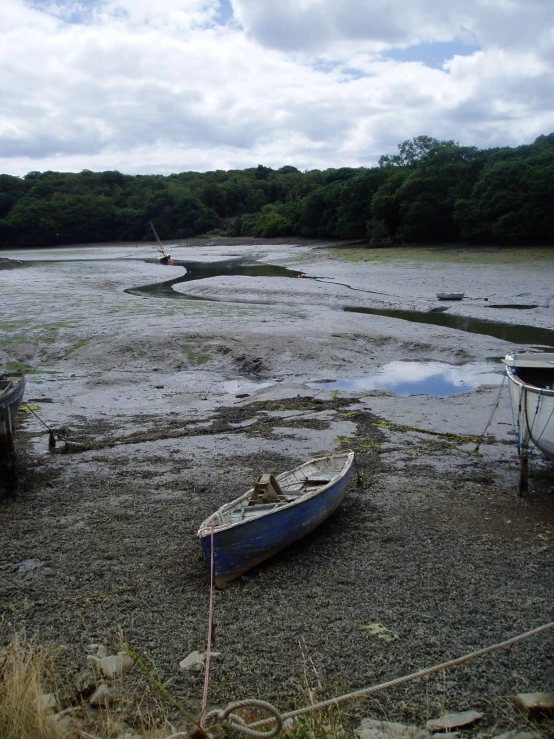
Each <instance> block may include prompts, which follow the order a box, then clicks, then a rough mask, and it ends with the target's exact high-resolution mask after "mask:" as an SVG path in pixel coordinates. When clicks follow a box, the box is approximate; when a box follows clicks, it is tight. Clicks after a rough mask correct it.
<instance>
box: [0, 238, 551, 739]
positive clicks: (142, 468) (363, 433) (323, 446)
mask: <svg viewBox="0 0 554 739" xmlns="http://www.w3.org/2000/svg"><path fill="white" fill-rule="evenodd" d="M169 249H170V251H171V254H172V256H173V258H174V264H173V265H172V266H167V267H163V266H161V265H158V264H156V263H155V253H154V249H153V247H152V245H145V244H137V245H135V244H122V245H117V244H112V245H108V246H106V245H103V246H94V245H91V246H85V247H74V248H66V249H54V250H26V251H19V252H15V251H14V252H4V253H2V254H1V255H0V256H2V257H4V258H6V259H10V266H13V262H14V260H16V259H18V260H21V261H22V262H24V263H25V265H26V268H25V269H21V268H20V267H21V266H22V265H18V268H15V269H5V270H1V271H0V285H1V291H2V302H3V304H4V305H3V308H2V315H1V318H0V328H1V331H2V337H1V342H0V364H2V363H3V364H4V365H5V366H18V367H21V368H25V369H26V370H27V372H28V384H27V390H26V395H25V401H26V403H27V404H28V406H29V407H30V408H31V409H32V410H31V411H27V412H20V414H19V416H18V425H17V433H16V442H17V446H18V450H19V456H20V463H21V468H22V480H23V483H24V485H23V487H22V490H21V491H20V492H19V494H18V495H17V496H16V497H4V498H3V499H2V500H0V551H1V552H2V557H1V561H0V606H1V609H2V610H1V613H2V615H1V617H0V638H1V639H2V642H3V643H6V642H7V641H8V640H9V639H10V636H11V633H12V630H13V628H16V629H24V630H25V632H26V633H27V635H28V636H36V638H37V639H39V640H40V641H41V642H55V643H56V644H59V645H63V646H64V647H65V650H64V652H63V653H62V655H61V657H60V659H61V660H62V662H63V664H64V665H65V666H66V669H67V671H68V673H69V674H70V675H77V673H78V672H79V671H80V670H82V669H83V668H84V667H85V666H86V664H87V663H86V647H87V645H89V644H91V643H99V642H104V643H105V642H106V639H107V636H106V635H107V634H109V633H117V632H118V631H119V630H120V631H121V634H122V635H123V638H124V639H125V640H126V641H127V642H128V643H129V644H131V645H133V647H134V648H135V649H136V650H137V651H139V652H143V651H144V652H146V653H147V654H148V655H149V656H150V657H151V658H152V660H153V661H154V662H155V663H156V665H157V666H158V669H159V671H160V675H161V676H162V677H163V679H164V680H168V679H170V678H171V679H172V683H171V691H172V693H173V694H174V695H175V696H177V697H178V698H179V699H181V700H182V701H183V702H184V704H185V705H187V706H188V707H189V708H190V709H191V710H192V711H197V710H198V707H199V704H200V700H201V696H202V687H203V682H204V674H203V672H191V671H181V670H179V662H180V661H181V660H182V659H183V658H184V657H186V656H187V655H188V654H189V653H190V652H192V651H194V650H198V651H200V652H203V651H204V650H205V648H206V639H207V617H208V597H209V572H208V568H207V565H206V563H205V561H204V558H203V554H202V552H201V548H200V545H199V543H198V541H197V539H196V537H195V532H196V530H197V528H198V525H199V524H200V523H201V522H202V521H203V520H204V519H205V518H206V517H207V516H208V515H209V514H210V513H211V512H213V511H214V510H215V509H216V508H217V507H219V506H220V505H221V504H223V503H225V502H227V501H229V500H231V499H232V498H234V497H236V496H238V495H239V494H241V493H242V492H244V491H245V490H246V489H247V488H248V487H250V486H251V485H252V484H253V483H254V482H255V481H256V480H257V479H258V477H259V475H261V474H262V473H264V472H274V473H280V472H283V471H285V470H287V469H290V468H292V467H294V466H296V465H298V464H301V463H302V462H303V461H305V460H306V459H308V458H310V457H311V456H314V455H316V454H318V453H321V452H325V451H329V450H332V449H339V448H345V449H346V448H352V449H354V450H355V452H356V457H357V473H356V474H355V475H354V476H353V480H352V482H351V485H350V487H349V490H348V494H347V496H346V499H345V501H344V503H343V504H342V506H341V507H340V508H339V510H338V511H337V512H336V513H335V514H333V516H332V517H331V518H330V519H328V521H326V522H325V523H324V524H323V525H322V526H321V527H320V528H318V529H317V530H316V531H314V532H313V533H312V534H310V535H309V536H308V537H306V538H305V539H303V540H302V541H300V542H298V543H297V544H295V545H294V546H291V547H290V548H288V549H287V550H285V551H284V552H282V553H281V554H280V555H278V556H276V557H274V558H272V559H271V560H268V561H267V562H266V563H264V564H263V565H261V566H260V567H258V568H256V569H254V570H252V571H250V572H249V573H247V574H246V575H244V576H243V577H242V578H240V579H239V580H237V581H236V582H234V583H232V584H231V585H230V586H229V587H227V588H226V589H224V590H221V591H217V592H216V593H215V596H214V645H213V648H214V649H215V650H216V651H217V652H218V653H219V656H218V657H217V658H215V659H214V660H213V663H212V671H211V686H212V704H215V705H218V706H224V705H226V704H227V703H228V702H230V701H233V700H239V699H243V698H259V699H263V700H267V701H270V702H272V703H274V704H275V705H276V706H278V707H279V708H280V709H281V710H283V711H284V710H288V709H290V708H291V707H295V706H297V705H298V704H299V703H301V702H302V700H303V695H304V694H305V684H306V682H307V683H308V684H309V685H311V686H312V687H313V688H314V689H316V690H317V692H318V695H320V696H323V697H330V696H337V695H340V694H342V693H347V692H351V691H354V690H358V689H361V688H364V687H369V686H370V685H373V684H377V683H381V682H384V681H387V680H392V679H394V678H396V677H400V676H402V675H405V674H409V673H412V672H415V671H417V670H420V669H423V668H425V667H430V666H433V665H435V664H438V663H442V662H445V661H447V660H450V659H453V658H456V657H459V656H461V655H464V654H466V653H469V652H472V651H474V650H477V649H480V648H482V647H486V646H488V645H491V644H495V643H497V642H500V641H502V640H504V639H507V638H509V637H512V636H516V635H517V634H520V633H522V632H525V631H527V630H529V629H532V628H534V627H537V626H540V625H541V624H545V623H548V622H550V621H552V620H553V614H552V596H553V592H554V588H553V584H554V582H553V559H554V558H553V552H554V549H553V542H554V496H553V493H554V469H553V467H552V463H549V462H546V461H545V460H543V459H542V458H541V457H540V455H539V456H537V457H536V458H533V460H532V462H531V476H530V489H529V493H528V494H527V495H526V496H525V497H523V498H520V497H518V496H517V483H518V476H519V471H518V459H517V452H516V448H515V445H514V439H513V427H512V414H511V409H510V405H509V399H508V392H507V388H506V387H502V365H501V362H500V360H501V358H502V357H503V356H504V355H505V354H506V353H508V352H511V351H518V350H521V349H524V348H526V349H527V350H531V349H540V348H541V345H540V344H537V343H535V342H533V341H525V332H526V330H527V329H526V328H525V327H528V330H529V331H530V330H531V329H537V330H540V329H543V330H545V331H547V332H548V331H549V330H551V329H552V328H553V327H554V321H553V318H554V288H553V287H552V285H553V284H554V283H553V280H552V277H553V273H554V268H553V266H552V265H553V264H554V260H553V256H554V249H552V248H545V249H542V250H541V249H538V248H537V249H529V250H527V251H526V250H523V249H507V248H506V249H502V248H497V249H482V250H479V249H475V248H470V247H467V248H466V249H463V248H454V247H443V248H441V247H428V248H414V249H409V248H403V249H400V248H399V249H376V250H369V249H362V248H360V247H359V246H358V245H355V244H351V245H346V246H344V245H343V246H339V245H334V244H330V243H316V244H313V243H308V244H307V243H301V242H290V243H278V244H277V243H270V244H267V243H256V242H255V241H254V240H247V241H246V242H244V243H243V242H240V243H237V242H236V241H232V240H230V239H229V240H225V239H213V240H211V241H210V240H206V239H195V240H191V241H188V242H176V243H175V244H172V245H170V247H169ZM239 262H240V263H242V264H249V265H258V266H259V265H265V266H268V265H273V266H278V267H280V268H286V270H289V271H290V275H289V273H286V274H285V273H283V274H282V275H276V276H275V275H272V274H271V275H269V276H264V275H262V274H259V273H257V274H254V273H252V274H251V275H249V276H248V275H237V274H231V273H230V272H229V271H227V272H225V271H223V273H221V274H218V275H215V276H212V277H209V278H205V279H198V280H190V281H183V282H178V283H176V284H174V285H169V286H167V289H165V292H164V291H163V290H161V288H162V287H163V284H162V283H164V282H168V281H173V280H175V279H176V278H178V277H179V276H181V275H183V274H184V270H185V269H187V270H188V271H189V272H191V273H194V269H195V265H196V264H198V265H205V264H219V263H225V264H234V265H236V264H238V263H239ZM185 265H186V266H185ZM254 272H255V270H254ZM298 273H300V274H303V275H305V277H304V278H298V277H297V274H298ZM291 278H292V279H291ZM152 284H156V285H157V286H158V289H157V290H156V291H150V293H141V292H140V291H138V292H137V288H139V287H141V286H144V285H152ZM460 289H461V290H463V291H465V293H466V298H465V299H464V300H463V301H460V302H457V303H449V304H448V305H445V304H444V303H443V302H442V301H441V302H439V301H437V299H436V293H437V292H440V291H444V290H448V291H455V290H460ZM485 298H487V300H485ZM495 305H496V306H497V307H498V309H496V310H495V308H494V306H495ZM500 306H502V309H499V307H500ZM506 306H508V307H506ZM510 306H512V307H510ZM530 306H533V307H530ZM345 308H347V310H345ZM444 309H446V310H444ZM395 310H401V311H404V312H405V313H406V315H407V314H412V316H413V319H411V320H410V319H408V320H401V319H400V318H398V317H395V316H394V315H393V314H392V313H389V314H387V311H395ZM364 311H367V312H364ZM371 311H374V312H373V313H372V312H371ZM433 311H434V313H433ZM379 312H381V314H379ZM437 313H440V314H448V315H449V316H457V317H459V319H460V320H461V319H464V321H465V322H466V325H467V330H461V329H459V328H451V327H449V326H448V325H439V324H437V323H432V322H430V321H429V322H427V321H426V320H425V318H424V316H425V315H427V317H429V316H431V315H434V314H437ZM479 321H484V322H485V324H486V323H487V322H489V323H491V324H494V323H496V324H499V323H502V324H505V325H507V326H508V328H509V327H510V326H512V327H514V328H517V327H518V326H519V327H522V328H521V331H520V333H519V334H516V333H513V334H510V332H509V331H508V330H507V333H506V337H507V338H500V337H499V332H498V331H496V334H495V331H492V330H491V332H490V334H486V333H482V332H480V331H478V330H476V329H474V328H473V329H472V328H471V327H472V326H473V327H474V326H478V325H479V324H478V322H479ZM460 325H462V324H460ZM483 325H484V324H483ZM529 335H530V334H529ZM516 336H517V339H516V338H514V337H516ZM521 336H523V337H524V338H523V340H522V339H521V338H520V337H521ZM395 363H397V364H395ZM430 364H434V365H437V364H440V365H449V366H450V367H454V368H457V369H458V370H460V371H461V370H462V369H463V368H464V367H466V366H468V365H472V366H474V367H478V368H480V369H476V370H475V372H474V374H473V375H471V377H472V380H471V381H469V380H468V379H467V378H465V376H463V375H461V376H460V377H461V378H462V379H458V380H457V381H458V382H459V388H458V390H457V391H456V392H455V394H451V395H445V396H443V397H440V396H434V395H432V394H422V393H417V394H413V395H403V394H398V392H394V391H393V390H391V389H390V388H389V387H387V382H386V381H385V380H386V379H387V378H388V379H389V380H390V378H391V376H392V374H391V373H394V372H396V371H400V370H401V369H402V370H405V369H406V367H408V365H409V368H411V371H412V375H411V376H410V378H411V379H410V378H409V379H408V380H407V382H408V384H409V382H413V381H415V380H417V379H418V377H419V375H420V374H421V370H422V368H425V367H426V366H428V365H430ZM401 365H402V366H401ZM383 368H388V370H387V371H385V372H384V373H383ZM380 372H381V373H383V377H384V378H385V380H384V381H383V384H382V386H380V387H373V388H372V389H366V388H365V386H364V383H363V382H362V381H361V379H363V378H367V377H368V376H375V375H378V374H379V373H380ZM387 372H388V374H387ZM360 378H361V379H360ZM344 379H347V380H351V381H353V380H359V382H358V383H357V385H356V382H354V383H351V385H350V387H349V389H335V388H333V387H332V386H331V383H333V382H336V381H339V380H344ZM326 385H329V388H326V387H325V386H326ZM497 404H498V407H496V405H497ZM491 415H492V420H491ZM49 428H51V429H53V430H54V431H55V434H56V437H57V445H56V453H51V452H49V450H48V429H49ZM485 431H486V433H485V436H484V438H483V439H482V440H481V443H480V444H479V447H478V450H477V453H475V450H476V447H477V444H478V442H479V441H480V437H481V435H482V434H483V433H484V432H485ZM64 451H65V452H67V453H63V452H64ZM371 624H382V625H383V627H385V629H386V630H387V632H386V633H387V634H389V635H391V636H392V637H394V638H392V639H391V640H385V639H383V638H379V636H378V635H375V634H373V633H372V632H371V629H368V628H366V627H368V626H369V625H371ZM553 647H554V634H553V633H552V631H551V632H546V633H545V634H542V635H540V636H537V637H535V638H533V639H530V640H527V641H524V642H521V643H520V644H518V645H516V646H513V647H511V648H510V649H504V650H499V651H497V652H492V653H490V654H488V655H487V656H485V657H482V658H480V659H478V660H474V661H472V662H468V663H466V664H464V665H461V666H459V667H456V668H453V669H451V670H447V671H446V672H441V673H438V674H436V675H433V676H430V677H429V678H427V679H424V680H419V681H415V682H410V683H407V684H406V685H404V686H401V687H398V688H395V689H391V690H387V691H384V692H381V693H379V694H377V695H376V696H375V697H373V698H367V699H365V700H363V701H361V700H358V701H356V702H355V703H352V704H347V705H345V712H346V713H345V721H351V722H352V723H355V722H356V721H358V720H359V719H360V718H361V717H364V716H373V717H375V718H381V719H387V720H398V721H403V722H406V723H414V724H417V725H419V726H424V725H425V722H426V720H427V719H430V718H434V717H437V716H439V715H441V713H443V712H444V710H445V709H446V710H452V711H463V710H466V709H475V710H478V711H480V712H482V713H483V714H484V717H483V719H481V721H480V722H479V723H478V724H477V725H476V727H475V728H474V729H472V732H473V733H475V732H477V731H481V732H485V733H486V732H487V731H490V730H491V727H493V726H495V725H502V723H503V721H508V720H511V719H508V716H511V715H512V714H511V712H510V710H509V708H508V706H509V700H508V699H509V696H511V695H513V694H514V693H517V692H532V691H549V690H554V663H553V657H552V655H553Z"/></svg>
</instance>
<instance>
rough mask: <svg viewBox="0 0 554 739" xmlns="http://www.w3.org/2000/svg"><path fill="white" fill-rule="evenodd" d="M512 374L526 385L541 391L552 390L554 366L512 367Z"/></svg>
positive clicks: (553, 386)
mask: <svg viewBox="0 0 554 739" xmlns="http://www.w3.org/2000/svg"><path fill="white" fill-rule="evenodd" d="M512 372H513V373H514V375H515V376H516V377H519V379H520V380H521V381H522V382H524V383H525V384H526V385H532V386H533V387H538V388H540V389H541V390H552V388H554V366H552V367H512Z"/></svg>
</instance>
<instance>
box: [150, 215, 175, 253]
mask: <svg viewBox="0 0 554 739" xmlns="http://www.w3.org/2000/svg"><path fill="white" fill-rule="evenodd" d="M150 226H151V227H152V231H153V232H154V236H155V237H156V241H157V242H158V264H173V262H172V260H171V254H167V253H166V251H165V249H164V246H163V244H162V242H161V241H160V237H159V236H158V234H157V233H156V229H155V228H154V224H153V223H152V221H150Z"/></svg>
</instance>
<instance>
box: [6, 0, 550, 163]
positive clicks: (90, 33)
mask: <svg viewBox="0 0 554 739" xmlns="http://www.w3.org/2000/svg"><path fill="white" fill-rule="evenodd" d="M233 8H234V11H235V19H234V20H232V21H231V22H229V23H226V24H225V25H221V24H219V23H218V18H219V17H220V16H219V13H220V10H221V6H220V3H219V0H157V2H156V3H153V2H151V0H89V1H88V2H85V1H84V0H83V1H82V2H74V1H73V0H57V2H55V1H54V0H52V2H50V0H33V1H32V2H31V1H29V2H24V1H23V0H2V4H1V5H0V34H1V38H0V64H1V68H2V75H1V76H0V172H8V173H12V174H20V175H21V174H25V173H26V172H28V171H31V170H46V169H54V170H65V171H67V170H69V171H79V170H81V169H84V168H87V169H92V170H103V169H119V170H121V171H123V172H131V173H132V172H143V173H146V172H159V173H162V174H167V173H170V172H175V171H183V170H190V169H196V170H200V171H203V170H207V169H216V168H219V169H227V168H231V167H233V168H243V167H247V166H255V165H256V164H258V163H263V164H265V165H268V166H273V167H280V166H282V165H283V164H294V165H295V166H297V167H299V168H300V169H312V168H325V167H330V166H337V167H338V166H360V165H366V166H368V165H372V164H375V162H376V160H377V159H378V158H379V156H380V155H381V154H384V153H388V152H393V151H395V150H396V145H397V144H398V143H400V142H401V141H403V140H404V139H407V138H411V137H412V136H417V135H419V134H428V135H431V136H435V137H437V138H441V139H442V138H445V139H455V140H458V141H460V143H463V144H472V145H476V146H493V145H514V144H518V143H524V142H527V141H530V140H533V138H535V137H536V136H537V135H539V134H541V133H549V132H550V131H552V130H554V111H553V106H552V103H551V101H552V100H553V99H554V95H553V92H554V89H553V82H552V79H551V74H550V71H551V65H552V60H553V58H554V33H553V31H552V22H551V15H552V11H551V3H550V0H548V2H546V0H545V2H542V1H541V0H473V1H470V0H451V1H450V2H449V3H444V2H443V0H398V2H396V3H395V4H391V3H389V2H385V0H372V2H369V0H343V2H341V3H340V4H339V3H336V2H335V0H294V2H292V0H280V2H275V1H274V0H272V1H271V2H269V0H233ZM370 11H371V12H370ZM549 13H550V22H548V18H549ZM454 39H457V40H459V41H460V40H461V41H466V42H467V43H472V44H477V45H479V46H480V47H481V50H480V51H477V52H474V53H471V54H470V55H467V56H454V57H453V58H452V59H450V60H447V61H446V62H445V63H444V65H443V67H442V68H439V69H437V68H431V67H430V66H426V65H425V64H424V63H422V62H401V61H395V60H394V59H391V58H388V52H389V50H390V49H391V48H393V47H395V46H396V47H398V46H402V45H404V46H408V45H410V44H421V43H424V42H425V43H430V44H431V45H432V42H434V41H435V42H436V41H442V42H448V41H451V40H454Z"/></svg>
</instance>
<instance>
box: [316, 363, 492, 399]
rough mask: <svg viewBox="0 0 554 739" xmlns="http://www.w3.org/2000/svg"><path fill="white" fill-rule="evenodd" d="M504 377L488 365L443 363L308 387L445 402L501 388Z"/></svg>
mask: <svg viewBox="0 0 554 739" xmlns="http://www.w3.org/2000/svg"><path fill="white" fill-rule="evenodd" d="M501 381H502V373H501V372H500V371H499V372H491V369H490V365H487V364H485V363H475V364H465V365H461V366H453V365H450V364H444V363H442V362H401V361H397V362H390V363H389V364H386V365H385V366H384V367H381V368H380V369H379V370H377V371H376V372H375V374H372V375H367V376H364V377H346V378H342V379H340V380H319V381H317V382H309V383H308V385H309V386H310V387H313V388H318V389H322V390H343V391H360V390H387V391H388V392H391V393H394V394H395V395H400V396H404V397H406V396H408V395H432V396H434V397H438V398H444V397H446V396H449V395H457V394H460V393H466V392H468V391H470V390H475V389H476V388H478V387H480V386H481V385H498V384H500V382H501Z"/></svg>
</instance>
